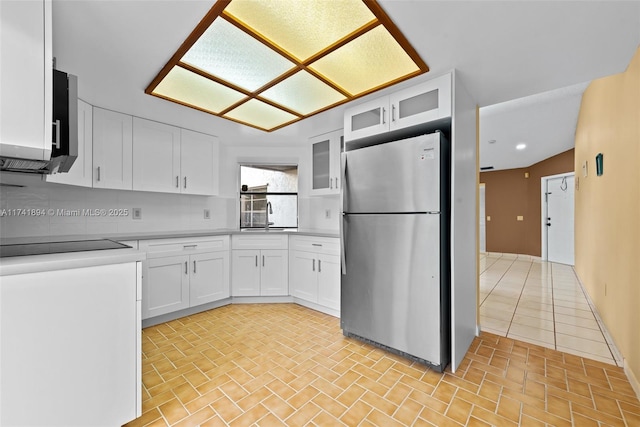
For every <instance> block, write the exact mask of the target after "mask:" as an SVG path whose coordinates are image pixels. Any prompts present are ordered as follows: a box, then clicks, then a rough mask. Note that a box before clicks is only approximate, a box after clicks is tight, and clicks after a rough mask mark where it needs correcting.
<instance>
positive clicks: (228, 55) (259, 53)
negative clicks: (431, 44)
mask: <svg viewBox="0 0 640 427" xmlns="http://www.w3.org/2000/svg"><path fill="white" fill-rule="evenodd" d="M427 71H429V67H427V65H426V64H425V62H424V61H423V60H422V59H421V58H420V56H419V55H418V53H417V52H416V51H415V49H414V48H413V47H412V46H411V45H410V44H409V42H408V41H407V39H406V38H405V37H404V36H403V35H402V33H401V32H400V30H399V29H398V28H397V27H396V26H395V25H394V24H393V22H392V21H391V19H390V18H389V17H388V16H387V15H386V13H385V12H384V11H383V10H382V8H381V7H380V6H379V5H378V3H377V2H376V1H375V0H366V1H364V0H332V1H327V0H259V1H258V0H252V1H247V0H231V1H229V0H219V1H218V2H216V3H215V4H214V5H213V7H212V8H211V10H209V12H208V13H207V15H206V16H205V17H204V18H203V19H202V21H201V22H200V23H199V24H198V25H197V26H196V28H195V29H194V30H193V31H192V33H191V34H190V35H189V37H188V38H187V39H186V40H185V41H184V43H182V45H181V46H180V48H179V49H178V50H177V51H176V53H175V54H174V55H173V57H172V58H171V59H170V60H169V62H168V63H167V64H166V65H165V66H164V68H162V70H161V71H160V72H159V73H158V75H157V76H156V78H155V79H153V81H152V82H151V83H150V84H149V86H148V87H147V89H146V90H145V92H146V93H147V94H151V95H154V96H157V97H160V98H163V99H166V100H169V101H173V102H176V103H179V104H182V105H185V106H188V107H192V108H196V109H198V110H201V111H205V112H207V113H210V114H214V115H216V116H219V117H224V118H226V119H229V120H233V121H236V122H239V123H243V124H246V125H249V126H252V127H255V128H258V129H262V130H266V131H273V130H276V129H279V128H281V127H283V126H286V125H288V124H290V123H293V122H296V121H298V120H302V119H303V118H306V117H309V116H311V115H313V114H317V113H319V112H321V111H325V110H327V109H329V108H332V107H334V106H336V105H340V104H343V103H345V102H348V101H350V100H352V99H356V98H359V97H361V96H364V95H366V94H369V93H371V92H375V91H377V90H379V89H382V88H385V87H387V86H390V85H392V84H395V83H398V82H400V81H402V80H406V79H408V78H411V77H414V76H417V75H419V74H422V73H425V72H427Z"/></svg>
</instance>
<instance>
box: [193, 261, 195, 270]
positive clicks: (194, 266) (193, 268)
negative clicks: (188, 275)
mask: <svg viewBox="0 0 640 427" xmlns="http://www.w3.org/2000/svg"><path fill="white" fill-rule="evenodd" d="M193 272H194V273H195V272H196V262H195V261H193Z"/></svg>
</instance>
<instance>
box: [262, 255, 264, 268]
mask: <svg viewBox="0 0 640 427" xmlns="http://www.w3.org/2000/svg"><path fill="white" fill-rule="evenodd" d="M262 266H263V267H264V255H262Z"/></svg>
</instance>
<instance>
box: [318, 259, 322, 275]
mask: <svg viewBox="0 0 640 427" xmlns="http://www.w3.org/2000/svg"><path fill="white" fill-rule="evenodd" d="M318 273H322V261H321V260H318Z"/></svg>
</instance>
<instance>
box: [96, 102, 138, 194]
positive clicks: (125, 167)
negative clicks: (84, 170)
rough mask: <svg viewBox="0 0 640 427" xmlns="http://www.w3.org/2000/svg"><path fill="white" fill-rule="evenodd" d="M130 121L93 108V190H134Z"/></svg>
mask: <svg viewBox="0 0 640 427" xmlns="http://www.w3.org/2000/svg"><path fill="white" fill-rule="evenodd" d="M132 129H133V118H132V117H131V116H130V115H127V114H122V113H117V112H115V111H110V110H104V109H102V108H98V107H94V108H93V186H94V187H95V188H112V189H116V190H131V189H132V188H133V185H132V183H133V179H132V172H133V164H132V158H133V153H132V150H133V131H132Z"/></svg>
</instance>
